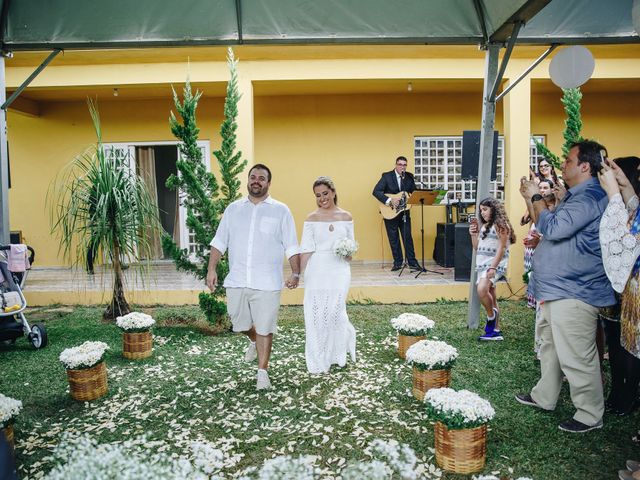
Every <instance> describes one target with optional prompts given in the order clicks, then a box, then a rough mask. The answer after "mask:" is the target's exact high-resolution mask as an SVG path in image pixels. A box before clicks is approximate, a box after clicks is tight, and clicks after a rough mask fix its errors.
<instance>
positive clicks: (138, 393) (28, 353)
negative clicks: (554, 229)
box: [0, 302, 639, 480]
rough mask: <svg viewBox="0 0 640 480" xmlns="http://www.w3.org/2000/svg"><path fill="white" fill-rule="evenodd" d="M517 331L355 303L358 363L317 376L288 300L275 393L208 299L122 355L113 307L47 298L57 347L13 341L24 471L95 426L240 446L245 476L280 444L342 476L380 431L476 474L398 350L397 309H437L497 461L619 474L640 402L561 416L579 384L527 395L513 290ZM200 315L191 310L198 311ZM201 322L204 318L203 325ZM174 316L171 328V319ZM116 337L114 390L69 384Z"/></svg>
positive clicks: (458, 315)
mask: <svg viewBox="0 0 640 480" xmlns="http://www.w3.org/2000/svg"><path fill="white" fill-rule="evenodd" d="M502 305H503V308H502V313H503V319H504V320H503V322H504V323H503V331H504V332H505V338H506V339H505V341H504V342H495V343H488V344H487V343H480V342H478V341H477V340H476V339H477V336H478V331H469V330H467V329H466V327H465V324H466V304H465V303H452V302H440V303H435V304H427V305H420V306H418V305H350V306H349V307H348V311H349V316H350V318H351V320H352V322H353V323H354V325H355V327H356V330H357V331H358V355H359V358H358V364H357V365H352V364H350V365H349V366H348V367H347V368H344V369H339V368H334V369H333V370H332V371H331V373H330V374H328V375H326V376H320V377H318V376H311V375H309V374H307V372H306V367H305V362H304V320H303V314H302V308H301V307H283V308H282V310H281V315H280V322H279V325H280V327H281V330H280V334H279V335H278V336H277V337H276V339H275V342H274V351H273V354H272V359H271V367H270V376H271V380H272V383H273V384H274V386H275V389H274V390H273V391H270V392H268V393H257V392H256V391H255V368H256V367H255V365H253V364H246V363H244V362H243V361H242V356H243V351H244V348H245V347H246V342H245V340H244V339H243V338H242V337H240V336H237V335H231V334H229V333H223V334H222V335H219V336H207V335H203V334H202V333H201V331H200V330H198V328H199V322H200V321H201V317H200V316H199V313H198V310H197V307H181V308H179V309H177V308H175V307H171V308H169V307H167V308H163V307H157V308H155V309H153V311H149V310H147V309H145V311H147V312H148V313H153V315H154V316H155V317H156V318H158V319H159V320H161V326H159V327H158V328H156V329H155V332H154V333H155V335H157V336H158V338H157V339H156V344H155V350H154V356H153V357H152V358H150V359H147V360H143V361H128V360H126V359H124V358H122V356H121V354H120V351H121V332H120V331H119V329H118V328H117V327H115V326H114V325H111V324H105V323H102V322H101V321H100V318H101V315H102V309H100V308H88V307H77V308H74V309H73V311H72V312H68V311H66V310H65V309H58V310H56V311H53V312H47V310H40V311H37V312H35V313H34V314H33V316H32V317H30V318H33V319H36V318H37V319H38V321H42V320H44V321H45V323H46V325H47V329H48V331H49V338H50V345H49V346H48V347H47V348H46V349H43V350H41V351H34V350H33V349H31V348H30V346H28V344H27V342H26V340H24V339H22V340H19V341H18V343H17V344H16V345H15V346H13V347H0V393H3V394H5V395H8V396H10V397H13V398H16V399H19V400H22V401H23V403H24V409H23V411H22V413H21V414H20V416H19V417H18V419H17V422H16V425H15V428H16V442H17V462H18V464H19V468H20V472H21V474H22V475H28V476H29V478H38V477H39V476H42V475H44V473H46V472H47V471H49V470H50V469H51V467H52V464H51V455H50V454H51V449H52V448H53V447H54V446H55V445H56V444H57V443H58V442H59V438H60V436H61V434H62V433H63V432H64V431H73V432H87V433H89V434H90V435H93V436H96V437H97V438H98V439H99V441H100V442H113V441H121V440H123V439H125V438H132V437H135V436H137V435H140V434H143V433H144V434H146V435H147V438H148V440H153V441H157V442H159V443H158V444H156V445H161V446H160V447H157V446H156V447H155V448H157V449H159V450H160V449H164V450H166V451H168V452H172V453H173V452H175V453H176V454H182V453H183V452H184V450H185V448H186V447H187V445H188V444H189V443H190V442H191V441H194V440H197V439H207V440H209V441H211V442H213V443H214V445H215V446H216V447H217V448H222V449H223V450H224V451H225V454H226V460H225V464H226V467H225V472H226V474H227V475H228V476H233V475H237V474H239V473H240V472H242V471H243V470H245V469H247V468H248V467H251V466H260V465H261V464H262V462H263V461H264V460H265V459H267V458H271V457H272V456H274V455H276V454H284V453H289V454H295V455H299V454H311V455H317V456H319V457H320V465H321V467H322V469H323V472H324V476H326V477H333V476H336V475H338V474H339V471H340V469H341V468H342V467H343V466H344V465H345V464H346V463H348V462H349V461H350V460H355V459H357V460H362V459H366V458H367V455H366V452H365V448H366V446H367V445H368V444H369V442H370V441H371V440H373V439H375V438H383V439H396V440H398V441H400V442H404V443H407V444H409V445H410V446H411V447H412V448H413V449H414V450H415V451H416V454H417V456H418V458H419V468H420V471H421V472H422V473H421V478H445V479H457V478H466V477H464V476H457V475H453V474H449V473H446V472H438V471H435V472H434V470H433V469H432V470H431V471H429V466H430V465H432V464H434V463H435V459H434V458H433V451H432V447H433V427H432V425H431V424H430V422H429V420H428V419H427V418H426V417H425V415H424V409H423V408H421V405H420V404H419V403H418V402H417V401H416V400H415V399H413V397H412V396H411V393H410V390H411V372H410V368H409V367H408V366H407V365H406V364H405V363H404V362H403V361H401V360H400V359H399V358H398V357H397V354H396V352H395V347H394V344H395V334H394V332H393V331H392V329H391V327H390V325H389V321H388V320H389V319H390V318H392V317H394V316H397V315H398V314H400V313H402V312H405V311H411V312H417V313H422V314H425V315H427V316H429V318H432V319H434V320H435V321H436V328H435V330H434V332H433V335H434V336H436V337H438V338H439V339H441V340H444V341H446V342H448V343H450V344H452V345H453V346H455V347H457V348H458V350H459V352H460V358H459V359H458V361H457V363H456V365H455V367H454V369H453V373H452V387H453V388H456V389H462V388H466V389H469V390H472V391H475V392H477V393H479V394H480V395H481V396H483V397H485V398H487V399H488V400H489V401H490V402H491V403H492V405H493V406H494V408H495V409H496V412H497V413H496V417H495V419H494V420H493V422H492V423H491V430H490V432H489V444H488V453H487V466H486V469H485V471H484V472H483V473H485V474H490V473H494V474H496V475H498V476H500V477H504V478H517V477H520V476H525V477H531V478H534V479H536V480H543V479H561V478H581V479H601V478H602V479H605V478H606V479H609V478H614V477H615V476H616V474H617V470H618V469H621V468H623V467H624V462H625V460H627V459H628V458H634V459H637V458H638V456H639V455H638V445H637V444H636V443H634V442H633V441H632V436H633V435H635V434H636V432H637V428H638V414H635V415H634V416H632V417H630V418H629V417H627V418H619V417H612V416H610V415H607V416H605V419H604V420H605V425H604V428H603V429H601V430H597V431H593V432H590V433H588V434H584V435H572V434H567V433H563V432H561V431H559V430H558V428H557V426H558V423H560V422H561V421H563V420H565V419H567V418H569V417H571V416H572V415H573V407H572V405H571V402H570V400H569V398H568V387H567V386H565V388H563V393H562V396H561V399H560V401H559V403H558V407H557V409H556V411H554V412H542V411H539V410H536V409H533V408H529V407H525V406H521V405H520V404H518V403H517V402H516V401H515V400H514V398H513V395H514V393H517V392H526V391H528V390H529V389H530V388H531V387H532V386H533V385H534V384H535V382H536V380H537V378H538V375H539V370H538V369H539V367H538V366H537V365H536V364H535V363H534V354H533V352H532V343H533V314H532V312H531V311H530V310H527V309H526V308H525V307H524V306H523V304H522V303H516V302H503V303H502ZM185 319H186V320H185ZM192 324H193V325H195V327H194V326H190V325H192ZM164 325H170V326H164ZM89 339H91V340H102V341H105V342H107V343H108V344H109V345H110V346H111V350H109V351H108V352H107V358H106V360H107V366H108V371H109V393H108V395H107V396H106V397H104V398H103V399H100V400H97V401H94V402H89V403H79V402H75V401H73V400H72V399H71V398H70V397H69V395H68V386H67V381H66V375H65V372H64V369H63V367H62V365H61V364H60V362H59V361H58V356H59V354H60V352H61V351H62V350H63V349H64V348H67V347H69V346H73V345H77V344H79V343H81V342H83V341H85V340H89Z"/></svg>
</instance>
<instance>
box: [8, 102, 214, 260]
mask: <svg viewBox="0 0 640 480" xmlns="http://www.w3.org/2000/svg"><path fill="white" fill-rule="evenodd" d="M169 93H170V90H169ZM222 107H223V100H222V99H219V98H205V99H203V100H202V101H201V104H200V106H199V110H198V112H199V118H200V129H201V139H202V140H207V139H209V138H211V137H212V136H213V135H214V134H215V135H216V138H217V132H218V130H219V124H220V122H221V121H222ZM171 108H172V103H171V101H170V99H168V100H166V101H159V100H151V101H127V102H117V101H104V102H100V103H99V109H100V114H101V118H102V130H103V141H104V142H129V141H141V142H142V141H145V142H147V141H170V140H174V138H173V136H172V135H171V132H170V131H169V123H168V118H169V111H170V110H171ZM8 128H9V145H10V147H9V148H10V156H11V181H12V188H11V190H10V195H9V206H10V215H11V230H22V232H23V235H24V237H25V241H26V242H27V243H29V244H30V245H31V246H33V248H34V249H35V250H36V252H37V265H41V266H42V265H62V264H64V262H63V259H62V258H61V257H60V256H59V255H58V242H57V239H55V237H53V236H52V235H51V233H50V222H49V210H48V207H47V204H46V196H47V190H48V188H49V186H50V184H51V182H52V180H53V179H54V178H55V176H56V175H57V173H58V172H59V171H60V169H61V168H62V167H63V166H64V165H66V164H67V163H68V162H69V161H71V159H72V158H73V157H74V156H75V155H77V154H79V153H81V152H82V151H83V150H84V149H85V148H86V147H87V146H89V145H91V144H92V142H95V134H94V132H93V127H92V124H91V119H90V117H89V113H88V110H87V106H86V103H84V102H60V103H46V104H44V105H43V110H42V115H41V116H40V117H37V118H33V117H27V116H24V115H19V114H11V113H10V114H9V118H8ZM218 144H219V141H218V140H214V141H213V142H212V150H213V149H214V147H217V146H218Z"/></svg>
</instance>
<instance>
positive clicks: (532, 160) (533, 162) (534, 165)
mask: <svg viewBox="0 0 640 480" xmlns="http://www.w3.org/2000/svg"><path fill="white" fill-rule="evenodd" d="M534 140H537V141H538V142H539V143H541V144H543V145H546V143H545V140H546V137H545V136H544V135H533V136H532V137H531V143H530V144H529V167H530V168H531V170H533V171H534V172H537V171H538V163H540V160H544V156H543V155H542V154H541V153H538V147H536V143H535V141H534Z"/></svg>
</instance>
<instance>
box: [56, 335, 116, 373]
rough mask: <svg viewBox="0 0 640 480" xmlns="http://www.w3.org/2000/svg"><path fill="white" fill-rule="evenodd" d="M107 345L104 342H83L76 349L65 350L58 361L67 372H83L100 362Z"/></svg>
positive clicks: (107, 347)
mask: <svg viewBox="0 0 640 480" xmlns="http://www.w3.org/2000/svg"><path fill="white" fill-rule="evenodd" d="M108 349H109V345H107V344H106V343H104V342H84V343H83V344H82V345H78V346H77V347H73V348H67V349H65V350H63V351H62V353H61V354H60V361H61V362H62V363H63V365H64V367H65V368H66V369H67V370H84V369H87V368H91V367H94V366H96V365H97V364H99V363H100V362H102V360H103V356H104V352H106V351H107V350H108Z"/></svg>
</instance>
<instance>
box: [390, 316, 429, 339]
mask: <svg viewBox="0 0 640 480" xmlns="http://www.w3.org/2000/svg"><path fill="white" fill-rule="evenodd" d="M391 325H392V326H393V328H395V329H396V330H397V331H398V334H400V335H406V336H410V337H422V336H424V335H426V334H427V332H428V331H429V330H431V329H432V328H433V326H434V325H435V322H434V321H433V320H431V319H429V318H427V317H425V316H424V315H420V314H419V313H403V314H401V315H399V316H397V317H396V318H392V319H391Z"/></svg>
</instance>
